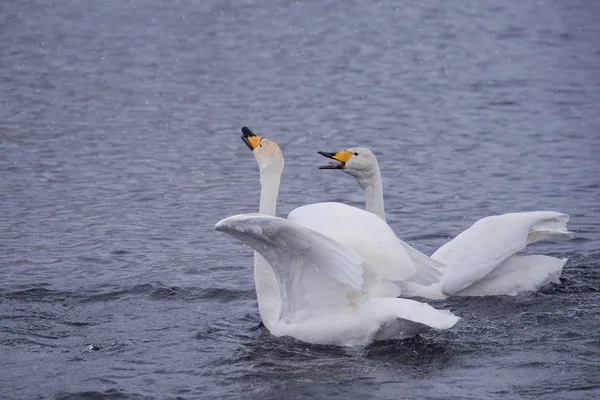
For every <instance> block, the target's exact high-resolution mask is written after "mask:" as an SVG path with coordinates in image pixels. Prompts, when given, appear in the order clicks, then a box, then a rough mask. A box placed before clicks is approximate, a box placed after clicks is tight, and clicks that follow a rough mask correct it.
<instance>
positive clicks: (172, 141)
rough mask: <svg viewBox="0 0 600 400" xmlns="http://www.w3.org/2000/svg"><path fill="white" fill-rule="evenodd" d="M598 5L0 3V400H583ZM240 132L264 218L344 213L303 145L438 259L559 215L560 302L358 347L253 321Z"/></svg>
mask: <svg viewBox="0 0 600 400" xmlns="http://www.w3.org/2000/svg"><path fill="white" fill-rule="evenodd" d="M599 21H600V6H599V5H598V4H596V3H595V2H593V1H582V0H576V1H572V2H566V1H565V2H559V1H549V0H544V1H536V2H532V1H529V2H522V1H516V0H510V1H475V0H472V1H460V2H442V1H420V2H396V1H390V0H384V1H379V2H366V1H362V2H361V1H356V0H354V1H337V2H334V1H317V0H312V1H302V2H296V1H274V0H271V1H269V0H265V1H252V0H248V1H237V0H228V1H218V0H203V1H192V0H176V1H169V2H167V1H156V0H144V1H142V0H129V1H117V0H105V1H96V0H92V1H83V0H63V1H56V2H49V1H41V0H3V1H2V3H1V4H0V171H1V174H2V179H1V180H0V199H1V201H0V322H1V323H0V365H1V369H0V386H1V387H2V388H3V389H2V394H1V395H0V397H2V398H7V399H46V398H54V399H80V398H87V399H124V398H132V399H153V398H157V399H175V398H178V399H192V398H257V399H271V398H274V399H278V398H325V397H332V398H360V399H364V398H381V399H384V398H385V399H397V398H419V399H482V398H489V399H494V398H511V399H517V398H540V397H541V398H544V399H585V398H598V397H599V396H600V330H599V329H598V325H599V324H600V234H599V233H598V229H599V228H600V174H599V169H600V157H599V149H600V132H599V127H600V106H599V104H600V39H599V38H600V23H599ZM244 125H247V126H249V127H250V128H251V129H253V130H255V131H256V132H258V133H261V134H263V135H264V136H266V137H268V138H270V139H272V140H275V141H276V142H278V143H279V144H280V146H281V147H282V150H283V152H284V155H285V157H286V168H285V171H284V175H283V179H282V185H281V192H280V197H279V209H278V214H279V215H281V216H285V215H287V213H288V212H289V211H291V210H292V209H293V208H295V207H297V206H300V205H303V204H307V203H311V202H320V201H342V202H346V203H349V204H352V205H356V206H359V207H362V194H361V193H360V190H359V188H358V185H357V184H356V183H355V182H354V180H353V179H352V178H351V177H349V176H347V175H344V174H342V173H341V172H339V171H322V170H318V169H317V166H318V165H320V164H323V163H324V162H326V161H327V160H325V159H324V158H323V157H321V156H319V155H317V151H318V150H323V151H336V150H341V149H343V148H346V147H349V146H353V145H362V146H367V147H370V148H371V149H372V150H373V151H374V152H375V153H376V155H377V156H378V158H379V163H380V167H381V169H382V173H383V179H384V186H385V200H386V208H387V212H388V222H389V224H390V225H391V227H392V228H393V229H394V231H395V232H396V233H397V234H398V236H399V237H401V238H403V239H404V240H406V241H407V242H409V243H410V244H412V245H413V246H415V247H416V248H418V249H419V250H421V251H423V252H425V253H427V254H431V253H432V252H433V251H434V250H435V249H436V248H438V247H439V246H440V245H442V244H443V243H444V242H445V241H447V240H448V239H449V238H450V237H453V236H455V235H457V234H458V233H460V232H461V231H462V230H464V229H466V228H467V227H468V226H470V224H472V223H473V222H474V221H476V220H477V219H479V218H481V217H484V216H487V215H491V214H497V213H504V212H511V211H527V210H538V209H540V210H542V209H549V210H557V211H562V212H566V213H568V214H570V215H571V221H570V223H569V227H570V229H571V230H572V231H573V232H574V233H575V235H576V237H577V238H576V239H574V240H571V241H566V242H558V243H544V244H540V245H536V246H534V249H532V250H533V251H535V252H536V253H542V254H548V255H552V256H556V257H563V256H566V257H568V258H569V261H568V263H567V264H566V266H565V269H564V272H563V277H562V279H561V283H560V284H559V285H557V286H555V287H553V288H551V289H549V290H545V291H543V292H541V293H535V294H528V295H523V296H517V297H488V298H459V299H449V300H446V301H438V302H432V304H433V305H435V306H436V307H438V308H448V309H451V310H452V311H453V312H454V313H456V314H457V315H459V316H461V317H462V320H461V321H460V322H459V323H458V324H457V325H456V327H455V328H454V329H452V330H449V331H444V332H434V333H430V334H426V335H423V336H422V337H419V338H415V339H410V340H406V341H401V342H391V343H382V344H376V345H372V346H369V347H367V348H335V347H319V346H310V345H306V344H303V343H298V342H296V341H294V340H292V339H289V338H288V339H276V338H273V337H272V336H270V335H269V333H268V332H267V331H265V330H264V328H261V327H260V326H259V322H260V319H259V316H258V312H257V305H256V296H255V292H254V282H253V274H252V268H253V266H252V263H253V261H252V260H253V256H252V251H251V249H250V248H248V247H245V246H243V245H242V244H241V243H239V242H237V241H235V240H234V239H233V238H231V237H229V236H227V235H223V234H219V233H217V232H215V231H214V228H213V227H214V224H215V223H216V222H217V221H218V220H220V219H222V218H224V217H227V216H230V215H233V214H237V213H245V212H256V211H257V210H258V197H259V181H258V170H257V167H256V163H255V161H254V159H253V157H252V154H251V153H250V152H249V151H248V149H247V148H246V146H245V145H244V144H243V143H242V141H241V140H240V139H239V136H240V128H241V127H242V126H244Z"/></svg>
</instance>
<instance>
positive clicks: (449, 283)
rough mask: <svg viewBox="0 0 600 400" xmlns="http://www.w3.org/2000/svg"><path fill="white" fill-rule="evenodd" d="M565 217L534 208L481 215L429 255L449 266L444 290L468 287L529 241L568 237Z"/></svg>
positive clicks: (446, 291)
mask: <svg viewBox="0 0 600 400" xmlns="http://www.w3.org/2000/svg"><path fill="white" fill-rule="evenodd" d="M568 218H569V217H568V216H567V215H566V214H561V213H557V212H551V211H536V212H526V213H511V214H503V215H496V216H491V217H486V218H483V219H480V220H479V221H477V222H475V223H474V224H473V225H472V226H471V227H470V228H469V229H467V230H466V231H464V232H462V233H461V234H460V235H458V236H457V237H456V238H454V239H453V240H452V241H451V242H449V243H447V244H446V245H444V246H443V247H442V248H440V249H439V250H438V251H436V252H435V253H434V254H433V256H432V258H435V259H436V260H438V261H442V262H444V263H445V264H446V265H447V266H448V267H447V268H448V270H447V272H446V274H445V277H444V280H443V284H442V290H443V292H444V293H445V294H446V295H453V294H454V293H457V292H459V291H461V290H463V289H465V288H467V287H468V286H470V285H471V284H473V283H474V282H477V281H479V280H481V279H482V278H484V277H485V276H486V275H488V274H489V273H490V272H492V271H493V270H494V269H495V268H497V267H498V266H500V265H501V264H502V263H503V262H504V261H506V260H507V259H508V258H509V257H511V256H513V255H515V254H516V253H517V252H519V251H521V250H523V249H524V248H525V247H526V246H527V245H528V244H529V243H532V242H534V241H537V240H541V239H547V238H555V237H568V236H569V233H568V232H567V230H566V225H565V224H566V221H568Z"/></svg>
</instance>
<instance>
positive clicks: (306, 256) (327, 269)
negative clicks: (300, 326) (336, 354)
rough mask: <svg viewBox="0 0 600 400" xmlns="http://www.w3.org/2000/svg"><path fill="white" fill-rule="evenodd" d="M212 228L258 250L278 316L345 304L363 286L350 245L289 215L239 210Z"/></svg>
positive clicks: (294, 317) (295, 317)
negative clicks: (275, 290) (277, 300)
mask: <svg viewBox="0 0 600 400" xmlns="http://www.w3.org/2000/svg"><path fill="white" fill-rule="evenodd" d="M215 229H216V230H217V231H221V232H225V233H227V234H229V235H231V236H233V237H235V238H237V239H239V240H241V241H242V242H244V243H245V244H247V245H248V246H250V247H252V248H253V249H254V250H256V251H258V252H259V253H260V254H261V255H262V256H263V257H264V258H265V259H266V260H267V261H268V262H269V264H270V265H271V267H272V268H273V270H274V271H275V275H276V276H277V280H278V282H279V289H280V293H281V297H282V299H281V300H282V304H283V308H282V314H281V319H283V320H284V321H285V322H287V323H295V322H299V321H302V320H304V319H308V318H312V317H317V316H319V315H323V314H328V313H332V312H344V311H347V310H349V309H350V306H351V304H352V302H353V301H355V300H356V299H358V298H359V297H360V296H361V291H362V289H363V272H364V268H363V260H362V258H361V257H360V256H359V255H357V254H356V253H355V252H353V251H352V250H349V249H347V248H346V247H344V246H342V245H341V244H339V243H338V242H336V241H334V240H333V239H331V238H328V237H327V236H324V235H322V234H320V233H318V232H316V231H313V230H312V229H309V228H306V227H304V226H302V225H299V224H297V223H295V222H293V221H288V220H286V219H282V218H278V217H272V216H266V215H261V214H240V215H234V216H232V217H229V218H226V219H224V220H222V221H219V222H218V223H217V224H216V226H215Z"/></svg>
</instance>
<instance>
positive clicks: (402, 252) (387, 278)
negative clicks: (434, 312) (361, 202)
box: [242, 127, 444, 307]
mask: <svg viewBox="0 0 600 400" xmlns="http://www.w3.org/2000/svg"><path fill="white" fill-rule="evenodd" d="M242 133H243V136H242V140H243V141H244V143H246V145H247V146H248V148H250V149H251V150H252V152H253V154H254V158H255V159H256V162H257V164H258V167H259V171H260V183H261V193H260V207H259V213H261V214H266V215H271V216H275V212H276V205H277V197H278V193H279V184H280V181H281V173H282V171H283V167H284V159H283V155H282V153H281V149H280V148H279V146H278V145H277V143H275V142H274V141H272V140H269V139H266V138H262V137H261V136H258V135H255V134H254V133H253V132H252V131H251V130H250V129H248V128H247V127H244V128H242ZM288 220H290V221H295V222H297V223H299V224H301V225H303V226H305V227H308V228H311V229H312V230H315V231H317V232H320V233H321V234H323V235H325V236H327V237H329V238H331V239H333V240H335V241H337V242H339V243H341V244H342V245H344V246H345V247H348V248H349V249H351V250H352V251H354V252H356V253H358V255H360V256H361V257H362V258H363V259H364V260H365V262H366V263H367V264H369V265H370V266H371V267H372V268H373V269H375V270H376V271H377V276H378V278H379V281H378V283H377V284H373V285H370V286H369V294H370V295H371V296H381V297H397V296H398V295H400V293H401V287H402V286H403V285H404V284H407V283H410V287H411V288H412V287H413V286H414V287H417V288H418V287H421V286H429V285H431V284H432V283H435V282H438V281H439V277H440V276H441V273H440V272H439V270H440V269H443V267H444V265H443V264H442V263H440V262H438V261H435V260H432V259H431V258H429V257H427V256H426V255H424V254H422V253H420V252H419V251H417V250H416V249H414V248H412V247H410V246H409V245H408V244H406V243H404V242H402V241H401V240H400V239H398V238H397V237H396V235H395V234H394V232H393V231H392V229H391V228H390V227H389V226H388V225H387V224H386V223H385V222H384V221H382V220H381V219H380V218H378V217H377V216H375V215H373V214H372V213H370V212H367V211H365V210H361V209H359V208H356V207H350V206H348V205H346V204H342V203H317V204H309V205H306V206H302V207H298V208H297V209H295V210H293V211H292V212H291V213H290V214H289V215H288ZM256 262H258V263H263V264H264V263H265V261H264V259H262V257H261V256H260V255H256V258H255V263H256ZM255 271H256V270H255ZM255 278H256V280H257V285H259V286H260V285H262V281H263V280H264V281H266V282H270V281H271V280H272V279H270V278H269V279H268V278H264V279H263V277H260V276H255ZM269 292H274V290H273V289H269ZM273 297H276V296H275V295H274V296H273ZM269 304H273V301H271V300H270V301H269ZM259 307H260V302H259Z"/></svg>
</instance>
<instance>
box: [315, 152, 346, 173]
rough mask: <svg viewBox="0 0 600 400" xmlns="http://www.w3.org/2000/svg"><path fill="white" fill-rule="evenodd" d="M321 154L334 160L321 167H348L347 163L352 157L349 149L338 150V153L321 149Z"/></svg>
mask: <svg viewBox="0 0 600 400" xmlns="http://www.w3.org/2000/svg"><path fill="white" fill-rule="evenodd" d="M319 154H320V155H322V156H325V157H327V158H331V159H332V160H334V161H332V162H330V163H329V164H327V165H321V166H320V167H319V169H344V168H345V167H346V163H347V162H348V160H349V159H350V157H352V153H351V152H350V151H348V150H343V151H338V152H337V153H327V152H325V151H319Z"/></svg>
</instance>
